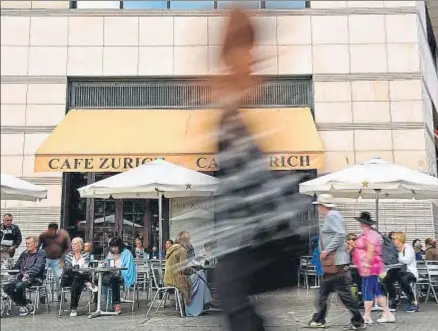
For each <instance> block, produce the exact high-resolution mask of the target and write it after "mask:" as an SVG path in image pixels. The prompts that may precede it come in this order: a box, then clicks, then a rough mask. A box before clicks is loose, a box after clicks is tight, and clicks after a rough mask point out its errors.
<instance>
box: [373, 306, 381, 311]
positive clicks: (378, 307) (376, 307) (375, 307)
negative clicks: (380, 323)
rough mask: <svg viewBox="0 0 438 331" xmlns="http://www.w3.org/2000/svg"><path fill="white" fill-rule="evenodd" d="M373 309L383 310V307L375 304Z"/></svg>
mask: <svg viewBox="0 0 438 331" xmlns="http://www.w3.org/2000/svg"><path fill="white" fill-rule="evenodd" d="M371 311H383V308H382V307H380V306H379V305H374V306H373V308H371Z"/></svg>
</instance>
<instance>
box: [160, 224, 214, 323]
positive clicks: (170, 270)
mask: <svg viewBox="0 0 438 331" xmlns="http://www.w3.org/2000/svg"><path fill="white" fill-rule="evenodd" d="M190 246H191V245H190V235H189V233H188V232H186V231H183V232H180V233H178V234H177V236H176V239H175V244H174V245H172V247H170V248H169V249H168V251H167V256H166V270H165V272H164V284H165V285H166V286H174V287H176V288H177V289H178V290H179V291H180V292H181V294H182V296H183V300H184V303H185V313H186V316H199V315H200V314H201V313H202V312H203V310H204V307H205V306H206V305H207V304H209V303H211V301H212V297H211V293H210V289H209V288H208V286H207V281H206V279H205V274H204V272H203V271H202V270H198V271H195V270H194V269H193V268H191V267H190V266H189V261H188V256H187V255H188V250H187V247H190Z"/></svg>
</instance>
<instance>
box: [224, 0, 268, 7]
mask: <svg viewBox="0 0 438 331" xmlns="http://www.w3.org/2000/svg"><path fill="white" fill-rule="evenodd" d="M243 5H244V7H245V8H249V9H259V8H261V1H260V0H248V1H245V2H243ZM232 6H233V1H227V0H217V8H218V9H225V8H230V7H232Z"/></svg>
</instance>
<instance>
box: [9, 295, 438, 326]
mask: <svg viewBox="0 0 438 331" xmlns="http://www.w3.org/2000/svg"><path fill="white" fill-rule="evenodd" d="M315 293H316V290H310V291H309V292H307V291H306V290H301V289H298V290H294V291H281V292H275V293H270V294H266V295H261V296H258V298H257V305H258V309H259V311H260V312H261V313H262V314H263V315H264V316H265V317H266V320H267V323H266V324H267V326H268V328H267V329H268V330H270V331H295V330H302V329H303V328H302V327H301V326H300V325H299V323H297V321H296V320H299V321H302V322H307V321H308V320H309V319H310V317H311V315H312V313H313V310H314V305H313V303H314V296H315ZM402 308H405V306H403V307H402ZM128 310H129V308H128V306H125V307H124V313H123V314H122V315H120V316H110V317H99V318H96V319H92V320H89V319H88V318H87V309H86V307H85V304H81V306H80V308H79V310H78V313H79V315H80V316H78V317H76V318H70V317H69V316H68V313H65V314H64V316H63V317H61V318H59V317H57V307H56V305H55V304H53V305H52V310H51V312H50V313H47V312H46V310H45V307H41V308H40V312H39V313H37V314H36V315H35V316H27V317H19V316H9V317H5V318H2V320H1V330H2V331H23V330H26V331H31V330H32V331H33V330H35V331H39V330H41V331H46V330H49V331H61V330H62V331H67V330H68V331H76V330H80V331H97V330H105V331H116V330H117V331H119V330H124V331H170V330H183V331H186V330H187V331H219V330H226V328H225V326H226V323H225V320H224V318H223V316H221V315H220V314H218V313H210V314H208V315H205V316H201V317H197V318H180V317H178V314H177V312H176V311H175V310H174V308H166V309H161V310H160V311H159V312H158V313H157V314H156V315H155V314H153V313H152V315H151V316H150V318H146V317H145V316H146V302H145V301H142V302H141V305H140V308H137V307H136V309H135V312H134V313H131V312H130V311H129V312H128ZM421 310H422V311H421V312H420V313H416V314H408V313H405V312H403V311H400V312H398V313H397V315H396V316H397V323H396V324H391V325H374V326H371V327H369V328H368V329H369V330H372V331H374V330H378V331H415V330H418V331H433V330H437V331H438V304H436V303H434V302H429V303H428V304H427V305H424V304H423V305H422V306H421ZM152 312H154V310H153V311H152ZM15 314H16V311H13V312H12V313H11V315H15ZM377 316H378V313H374V317H375V319H377ZM348 321H349V314H348V312H347V311H346V310H345V309H344V308H343V307H342V305H341V304H340V303H339V302H338V300H333V302H332V304H331V308H330V312H329V316H328V324H329V325H330V329H329V330H341V329H342V326H344V325H346V324H348Z"/></svg>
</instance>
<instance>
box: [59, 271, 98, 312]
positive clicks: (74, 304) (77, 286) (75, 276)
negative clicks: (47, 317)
mask: <svg viewBox="0 0 438 331" xmlns="http://www.w3.org/2000/svg"><path fill="white" fill-rule="evenodd" d="M90 281H91V275H90V274H89V273H87V272H85V273H79V272H77V271H74V270H73V269H65V270H64V273H63V274H62V276H61V287H70V288H71V289H70V293H71V301H70V309H72V310H76V309H77V308H78V304H79V298H80V297H81V293H82V289H83V288H84V286H85V283H86V282H90Z"/></svg>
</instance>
